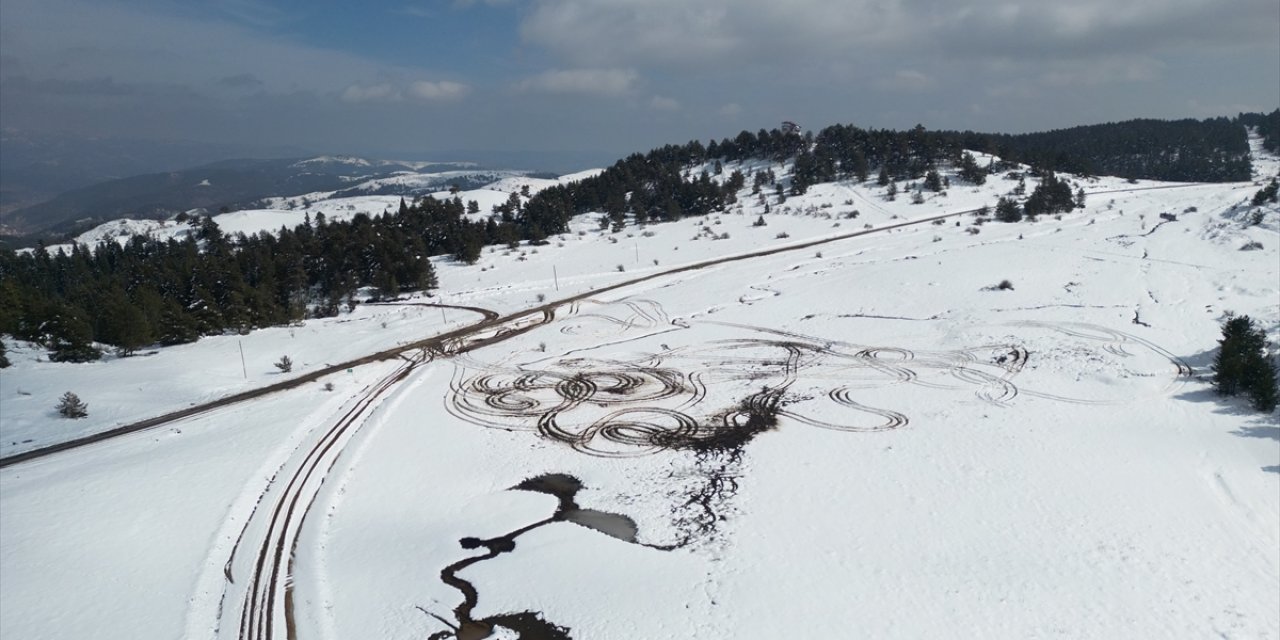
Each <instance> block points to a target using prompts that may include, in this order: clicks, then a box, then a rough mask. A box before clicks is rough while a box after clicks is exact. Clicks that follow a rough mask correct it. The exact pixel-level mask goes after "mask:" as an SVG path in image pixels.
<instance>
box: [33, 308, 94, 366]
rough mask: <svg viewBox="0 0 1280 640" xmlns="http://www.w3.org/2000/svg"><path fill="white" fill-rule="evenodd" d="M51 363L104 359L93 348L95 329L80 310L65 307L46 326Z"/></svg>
mask: <svg viewBox="0 0 1280 640" xmlns="http://www.w3.org/2000/svg"><path fill="white" fill-rule="evenodd" d="M45 331H46V332H47V335H48V340H47V342H46V346H47V347H49V360H50V361H51V362H91V361H93V360H97V359H98V358H101V357H102V351H99V350H98V348H97V347H95V346H93V329H92V328H91V327H90V326H89V323H88V322H86V321H85V319H84V314H83V312H81V311H80V310H79V309H75V308H72V307H70V306H63V307H61V308H59V309H58V311H56V312H55V313H54V316H53V318H52V319H51V320H50V321H49V322H48V323H47V324H46V326H45Z"/></svg>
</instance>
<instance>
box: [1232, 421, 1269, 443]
mask: <svg viewBox="0 0 1280 640" xmlns="http://www.w3.org/2000/svg"><path fill="white" fill-rule="evenodd" d="M1231 433H1234V434H1235V435H1238V436H1241V437H1244V438H1270V439H1271V440H1275V441H1276V442H1280V427H1278V426H1270V425H1267V426H1261V427H1240V428H1239V429H1236V430H1235V431H1232V432H1231Z"/></svg>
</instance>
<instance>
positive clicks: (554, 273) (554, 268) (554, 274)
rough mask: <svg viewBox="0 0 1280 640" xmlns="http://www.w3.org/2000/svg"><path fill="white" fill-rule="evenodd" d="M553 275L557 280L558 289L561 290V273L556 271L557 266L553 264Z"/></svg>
mask: <svg viewBox="0 0 1280 640" xmlns="http://www.w3.org/2000/svg"><path fill="white" fill-rule="evenodd" d="M551 277H552V278H554V279H555V281H556V291H559V290H560V274H559V273H556V266H555V265H554V264H553V265H551Z"/></svg>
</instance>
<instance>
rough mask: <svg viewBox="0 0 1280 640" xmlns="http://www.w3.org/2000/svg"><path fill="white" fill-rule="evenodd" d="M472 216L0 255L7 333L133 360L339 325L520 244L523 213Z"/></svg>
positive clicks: (206, 221)
mask: <svg viewBox="0 0 1280 640" xmlns="http://www.w3.org/2000/svg"><path fill="white" fill-rule="evenodd" d="M464 212H465V208H464V206H463V205H462V203H461V202H460V201H458V200H457V199H454V200H446V201H438V200H434V199H430V198H427V199H423V200H421V201H419V202H415V203H413V204H412V205H408V204H406V203H404V202H403V201H402V203H401V206H400V209H399V211H397V212H396V213H394V214H390V213H388V214H380V215H377V216H369V215H367V214H364V213H358V214H356V215H355V216H354V217H353V218H351V219H350V220H346V221H333V222H330V221H327V220H326V219H325V216H324V214H322V213H317V214H316V216H315V218H314V219H312V218H311V217H310V215H308V217H307V219H306V222H305V223H304V224H302V225H300V226H298V227H296V228H294V229H289V228H281V229H280V230H279V231H277V232H275V233H257V234H253V235H248V236H246V235H244V234H235V235H228V234H225V233H223V232H222V230H221V229H220V228H219V227H218V225H217V223H216V222H215V221H214V220H213V219H212V218H209V217H202V218H197V219H196V220H195V221H193V222H192V223H191V227H190V233H189V234H188V235H187V236H186V237H185V238H182V239H169V240H157V239H151V238H146V237H142V236H136V237H134V238H132V239H131V240H130V241H129V242H128V243H126V244H124V245H120V244H118V243H116V242H111V241H107V242H104V243H102V244H100V245H98V246H97V247H95V248H92V249H90V248H86V247H83V246H79V245H75V246H73V247H72V248H71V249H70V251H67V252H50V251H48V250H46V249H45V248H43V247H37V248H36V249H35V250H34V251H32V252H30V253H24V254H19V253H16V252H13V251H7V250H6V251H0V333H6V334H10V335H12V336H14V337H16V338H19V339H23V340H30V341H34V342H38V343H41V344H45V345H47V346H48V347H49V348H50V357H51V359H53V360H61V361H85V360H93V359H96V358H97V357H99V355H100V353H99V351H98V349H97V348H96V347H95V346H94V343H100V344H106V345H111V346H113V347H115V348H117V349H118V350H119V351H120V352H121V353H122V354H128V353H131V352H132V351H134V350H136V349H138V348H140V347H142V346H145V345H149V344H154V343H159V344H162V345H173V344H181V343H186V342H192V341H195V340H196V339H198V338H199V337H200V336H205V335H215V334H221V333H224V332H227V331H248V330H250V329H253V328H257V327H265V326H271V325H280V324H286V323H289V322H294V321H297V320H301V319H303V318H305V317H308V316H311V317H323V316H330V315H334V314H336V313H338V311H339V309H340V308H341V307H342V306H343V305H347V306H348V307H351V306H354V305H355V302H356V301H355V294H356V292H357V290H359V289H361V288H364V287H373V288H374V289H375V295H396V294H398V293H399V292H400V291H401V290H421V289H430V288H433V287H435V286H436V275H435V270H434V268H433V267H432V265H431V262H430V260H429V258H430V257H431V256H433V255H440V254H448V255H452V256H453V257H455V258H457V259H459V260H462V261H466V262H475V261H476V260H477V259H478V258H479V256H480V250H481V248H482V247H484V246H485V245H486V244H494V243H499V242H512V241H514V240H516V239H518V238H519V237H521V234H522V231H521V229H520V226H519V224H517V222H516V221H515V215H516V214H514V213H513V214H508V215H507V217H509V218H510V219H509V220H503V219H502V217H501V216H495V217H493V218H490V219H489V220H487V221H479V220H473V219H469V218H467V217H466V216H465V215H464Z"/></svg>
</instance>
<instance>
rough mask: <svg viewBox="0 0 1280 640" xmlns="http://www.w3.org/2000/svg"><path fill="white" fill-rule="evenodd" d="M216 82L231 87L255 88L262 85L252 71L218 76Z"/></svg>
mask: <svg viewBox="0 0 1280 640" xmlns="http://www.w3.org/2000/svg"><path fill="white" fill-rule="evenodd" d="M218 84H219V85H221V86H224V87H230V88H232V89H257V88H260V87H261V86H262V80H261V79H260V78H258V76H255V75H253V74H252V73H237V74H235V75H230V76H223V77H221V78H218Z"/></svg>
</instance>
